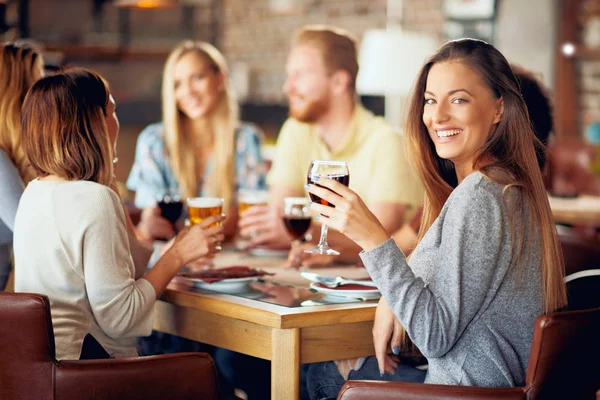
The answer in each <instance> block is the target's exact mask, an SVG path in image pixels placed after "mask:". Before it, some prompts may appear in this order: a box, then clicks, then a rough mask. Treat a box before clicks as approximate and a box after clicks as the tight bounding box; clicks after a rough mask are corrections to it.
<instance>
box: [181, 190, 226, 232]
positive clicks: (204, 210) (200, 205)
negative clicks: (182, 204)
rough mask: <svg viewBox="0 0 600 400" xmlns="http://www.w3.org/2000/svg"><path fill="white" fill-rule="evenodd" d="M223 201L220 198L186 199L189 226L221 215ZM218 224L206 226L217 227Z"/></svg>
mask: <svg viewBox="0 0 600 400" xmlns="http://www.w3.org/2000/svg"><path fill="white" fill-rule="evenodd" d="M223 203H224V200H223V199H222V198H220V197H188V199H187V206H188V216H189V218H190V225H196V224H199V223H200V222H202V221H203V220H205V219H206V218H208V217H212V216H213V215H219V214H222V213H223ZM219 224H220V222H215V223H214V224H212V225H210V226H208V227H207V228H211V227H213V226H217V225H219Z"/></svg>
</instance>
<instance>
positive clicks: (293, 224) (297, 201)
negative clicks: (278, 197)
mask: <svg viewBox="0 0 600 400" xmlns="http://www.w3.org/2000/svg"><path fill="white" fill-rule="evenodd" d="M309 201H310V200H309V199H308V198H306V197H286V198H285V199H283V223H284V224H285V228H286V230H287V231H288V233H289V234H290V236H291V237H292V240H293V241H294V242H296V241H299V240H302V239H303V238H304V236H305V235H306V232H308V228H310V222H311V215H310V209H309V208H308V202H309Z"/></svg>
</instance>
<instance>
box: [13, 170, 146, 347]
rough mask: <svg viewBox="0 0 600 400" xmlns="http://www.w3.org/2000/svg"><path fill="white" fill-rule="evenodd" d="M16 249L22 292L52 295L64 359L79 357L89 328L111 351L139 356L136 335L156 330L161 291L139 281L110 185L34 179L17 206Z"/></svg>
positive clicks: (18, 288)
mask: <svg viewBox="0 0 600 400" xmlns="http://www.w3.org/2000/svg"><path fill="white" fill-rule="evenodd" d="M134 250H136V251H137V249H134ZM14 252H15V271H16V273H15V290H16V291H18V292H33V293H42V294H45V295H47V296H48V297H49V299H50V306H51V312H52V324H53V327H54V337H55V341H56V358H57V359H78V358H79V356H80V353H81V346H82V343H83V339H84V337H85V336H86V334H88V333H89V334H91V335H92V336H94V338H96V340H97V341H98V342H99V343H100V344H101V345H102V346H103V347H104V349H105V350H106V351H107V352H108V353H109V354H110V355H111V356H114V357H126V356H136V355H137V351H136V349H135V337H136V336H143V335H149V334H150V332H151V330H152V322H153V308H154V302H155V299H156V293H155V291H154V288H153V287H152V285H151V284H150V282H148V281H147V280H145V279H138V280H136V279H135V276H136V267H135V266H134V261H133V259H132V255H131V250H130V240H129V238H128V235H127V231H126V226H125V215H124V212H123V209H122V207H121V203H120V200H119V198H118V196H117V195H116V194H115V193H114V192H113V191H112V190H111V189H109V188H108V187H106V186H104V185H100V184H98V183H94V182H88V181H40V180H34V181H32V182H31V183H30V184H29V185H28V186H27V188H26V189H25V192H24V193H23V196H22V197H21V202H20V203H19V208H18V210H17V216H16V219H15V231H14ZM135 258H136V261H138V257H135ZM145 261H147V258H146V259H145ZM141 262H144V261H143V260H142V261H141ZM138 272H139V271H138ZM137 275H138V276H139V275H141V274H139V273H138V274H137Z"/></svg>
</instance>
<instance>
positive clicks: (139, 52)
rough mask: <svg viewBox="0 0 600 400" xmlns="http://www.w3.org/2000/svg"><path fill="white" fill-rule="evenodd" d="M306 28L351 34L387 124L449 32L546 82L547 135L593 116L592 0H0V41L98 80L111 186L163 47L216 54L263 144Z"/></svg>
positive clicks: (152, 90)
mask: <svg viewBox="0 0 600 400" xmlns="http://www.w3.org/2000/svg"><path fill="white" fill-rule="evenodd" d="M309 23H311V24H312V23H326V24H332V25H336V26H339V27H341V28H345V29H347V30H349V31H350V32H352V33H353V34H354V35H356V37H357V38H358V39H359V42H360V43H361V59H360V63H361V64H360V65H361V72H360V76H359V82H358V88H359V92H360V94H361V95H362V100H363V102H364V103H365V105H367V107H369V108H371V109H372V110H374V111H375V112H376V113H378V114H385V115H386V116H387V117H388V118H389V119H390V120H391V121H392V123H394V124H395V125H397V126H400V124H401V109H402V102H403V100H404V99H405V97H406V94H407V92H408V89H409V88H410V85H411V83H412V80H413V78H414V76H415V74H416V68H417V67H418V66H420V65H421V64H422V62H423V60H424V58H425V56H426V55H427V54H429V53H431V52H432V51H433V50H435V47H436V46H438V45H439V44H441V43H442V42H443V41H445V40H447V39H452V38H458V37H477V38H481V39H484V40H486V41H488V42H490V43H492V44H494V45H495V46H496V47H498V48H499V50H500V51H501V52H503V53H504V55H505V56H506V57H507V59H508V60H509V62H511V63H515V64H519V65H521V66H522V67H525V68H527V69H529V70H531V71H533V72H534V73H535V74H536V75H537V76H538V77H539V78H540V79H541V80H542V81H543V82H544V83H545V84H546V85H547V86H548V87H549V88H550V89H551V91H552V93H553V100H554V103H555V118H556V128H555V134H556V140H557V141H568V140H572V139H581V138H583V137H584V136H585V132H586V129H588V128H591V127H593V125H594V124H593V123H594V122H595V121H600V0H527V1H523V0H0V35H1V36H2V38H3V40H15V39H22V38H28V39H30V40H33V41H35V42H36V43H38V44H39V46H41V47H42V48H43V49H44V56H45V59H46V61H47V63H48V64H49V66H50V68H52V67H59V66H64V65H78V66H86V67H89V68H93V69H96V70H97V71H99V72H100V73H101V74H102V75H103V76H104V77H106V78H107V80H108V81H109V83H110V85H111V88H112V91H113V94H114V97H115V99H116V102H117V107H118V116H119V119H120V121H121V134H120V139H119V159H120V161H119V163H118V169H117V177H118V178H119V180H121V181H124V180H125V179H126V176H127V174H128V172H129V169H130V167H131V163H132V161H133V154H134V148H135V142H136V139H137V135H138V134H139V132H140V131H141V130H142V128H143V127H144V126H146V125H147V124H148V123H152V122H156V121H159V120H160V119H161V110H160V86H161V74H162V68H163V64H164V62H165V60H166V57H167V55H168V53H169V51H170V50H171V48H172V47H173V46H174V45H176V44H177V43H178V42H180V41H181V40H183V39H188V38H193V39H197V40H204V41H208V42H211V43H213V44H214V45H216V47H217V48H219V49H220V50H221V51H222V52H223V54H224V55H225V57H226V59H227V61H228V63H229V67H230V73H231V77H232V80H233V84H234V87H235V89H236V92H237V94H238V97H239V100H240V104H241V110H242V119H243V120H245V121H250V122H254V123H256V124H257V125H259V126H260V127H261V128H262V129H263V130H264V132H265V138H266V143H267V144H272V143H274V142H275V140H276V137H277V133H278V131H279V128H280V127H281V124H282V123H283V121H284V120H285V118H286V116H287V106H286V100H285V97H284V95H283V92H282V85H283V83H284V80H285V62H286V57H287V53H288V50H289V47H290V40H291V37H292V34H293V32H294V31H295V30H296V29H297V28H298V27H300V26H302V25H304V24H309ZM388 48H389V49H392V50H391V51H389V52H388V51H386V49H388ZM382 71H383V72H382ZM267 154H268V153H267Z"/></svg>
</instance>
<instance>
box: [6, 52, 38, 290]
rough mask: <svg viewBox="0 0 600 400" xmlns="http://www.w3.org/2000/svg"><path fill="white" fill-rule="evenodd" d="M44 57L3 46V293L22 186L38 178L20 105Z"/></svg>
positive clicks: (9, 265)
mask: <svg viewBox="0 0 600 400" xmlns="http://www.w3.org/2000/svg"><path fill="white" fill-rule="evenodd" d="M43 68H44V63H43V61H42V56H41V55H40V54H39V53H38V52H37V51H35V50H33V49H31V48H29V47H27V46H21V45H15V44H13V43H3V44H0V290H4V288H5V286H6V282H7V280H8V276H9V274H10V270H11V261H10V258H11V257H10V251H11V248H12V238H13V229H14V222H15V214H16V213H17V206H18V204H19V199H20V198H21V194H22V193H23V183H27V182H29V181H30V180H31V179H33V178H34V177H35V173H34V171H33V169H32V168H31V167H30V166H29V163H28V162H27V160H26V158H25V154H24V153H23V149H22V148H21V136H20V132H21V105H22V104H23V99H24V98H25V94H26V93H27V90H28V89H29V88H30V87H31V85H33V83H34V82H35V81H37V80H38V79H39V78H40V77H41V76H42V74H43V71H44V70H43Z"/></svg>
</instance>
